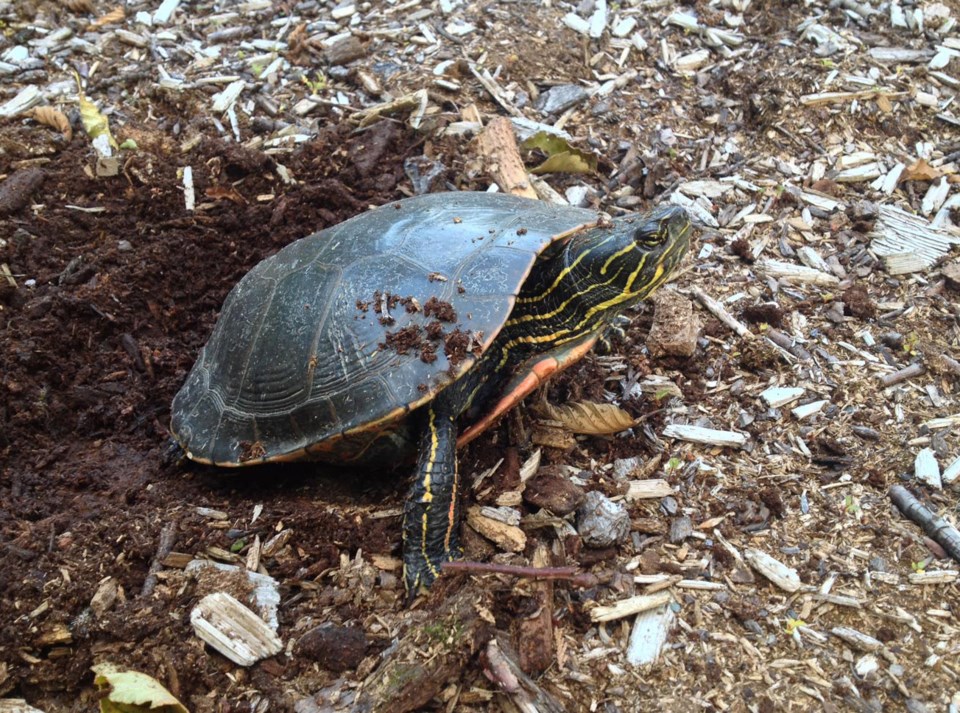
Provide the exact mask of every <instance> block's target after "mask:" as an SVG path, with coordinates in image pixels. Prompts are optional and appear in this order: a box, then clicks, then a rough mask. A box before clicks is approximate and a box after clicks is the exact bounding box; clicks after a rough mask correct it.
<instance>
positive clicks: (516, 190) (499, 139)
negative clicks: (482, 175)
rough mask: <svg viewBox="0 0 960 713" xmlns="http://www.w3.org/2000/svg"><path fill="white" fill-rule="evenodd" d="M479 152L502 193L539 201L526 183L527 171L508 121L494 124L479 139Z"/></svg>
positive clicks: (504, 119)
mask: <svg viewBox="0 0 960 713" xmlns="http://www.w3.org/2000/svg"><path fill="white" fill-rule="evenodd" d="M477 150H478V151H479V153H480V155H481V157H482V158H483V162H484V165H485V167H486V170H487V172H488V173H489V174H490V175H491V176H492V177H493V180H494V181H496V183H497V185H498V186H500V190H502V191H503V192H505V193H512V194H513V195H515V196H522V197H524V198H533V199H536V198H537V192H536V191H535V190H533V187H532V186H531V185H530V182H529V181H528V180H527V170H526V169H525V168H524V167H523V160H522V159H521V158H520V149H518V148H517V139H516V137H515V136H514V134H513V125H512V124H511V123H510V120H509V119H507V118H506V117H503V116H498V117H497V118H496V119H494V120H493V121H491V122H490V123H489V124H488V125H487V127H486V128H485V129H484V130H483V132H482V133H481V134H480V135H479V136H478V137H477Z"/></svg>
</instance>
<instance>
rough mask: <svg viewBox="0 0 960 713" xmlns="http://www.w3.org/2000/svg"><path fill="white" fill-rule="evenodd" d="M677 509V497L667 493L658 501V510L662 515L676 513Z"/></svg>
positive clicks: (678, 507)
mask: <svg viewBox="0 0 960 713" xmlns="http://www.w3.org/2000/svg"><path fill="white" fill-rule="evenodd" d="M679 509H680V506H679V505H678V504H677V499H676V498H675V497H673V496H672V495H668V496H667V497H665V498H664V499H663V500H661V501H660V510H661V512H663V514H664V515H671V516H672V515H676V514H677V511H678V510H679Z"/></svg>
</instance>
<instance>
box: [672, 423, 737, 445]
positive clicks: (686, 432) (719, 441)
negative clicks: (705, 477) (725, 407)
mask: <svg viewBox="0 0 960 713" xmlns="http://www.w3.org/2000/svg"><path fill="white" fill-rule="evenodd" d="M663 436H664V438H676V439H678V440H681V441H690V442H691V443H703V444H705V445H708V446H728V447H730V448H742V447H743V445H744V444H745V443H746V442H747V437H746V436H745V435H743V434H742V433H737V432H735V431H718V430H716V429H713V428H701V427H700V426H685V425H682V424H679V423H671V424H670V425H669V426H667V427H666V428H665V429H663Z"/></svg>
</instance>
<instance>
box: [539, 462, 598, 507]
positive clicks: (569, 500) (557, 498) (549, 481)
mask: <svg viewBox="0 0 960 713" xmlns="http://www.w3.org/2000/svg"><path fill="white" fill-rule="evenodd" d="M586 497H587V495H586V493H585V492H584V491H583V488H581V487H580V486H579V485H576V484H574V483H572V482H570V479H569V478H566V477H564V476H562V475H559V474H558V473H556V472H554V471H553V470H552V469H551V468H550V467H549V466H548V467H545V468H542V469H541V470H540V472H539V473H537V474H536V475H535V476H533V478H531V479H530V481H529V482H528V483H527V487H526V489H525V490H524V491H523V499H524V500H525V501H527V502H528V503H529V504H531V505H534V506H536V507H538V508H542V509H544V510H549V511H550V512H552V513H553V514H554V515H567V514H569V513H572V512H573V511H574V510H576V509H577V508H578V507H580V505H582V504H583V501H584V500H585V499H586Z"/></svg>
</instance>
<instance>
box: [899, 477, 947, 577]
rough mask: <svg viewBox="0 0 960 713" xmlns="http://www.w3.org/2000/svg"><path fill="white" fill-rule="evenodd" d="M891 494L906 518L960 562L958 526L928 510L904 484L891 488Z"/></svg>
mask: <svg viewBox="0 0 960 713" xmlns="http://www.w3.org/2000/svg"><path fill="white" fill-rule="evenodd" d="M889 495H890V500H892V501H893V504H894V505H896V506H897V509H898V510H900V512H901V513H902V514H903V516H904V517H905V518H907V519H908V520H910V521H912V522H914V523H916V524H917V525H919V526H920V527H921V528H922V529H923V531H924V532H925V533H926V534H927V536H928V537H929V538H930V539H932V540H934V541H935V542H936V543H937V544H939V545H940V546H941V547H943V549H944V550H945V551H946V552H947V554H948V555H950V556H951V557H952V558H953V559H955V560H956V561H957V562H960V531H957V528H955V527H954V526H953V525H951V524H950V523H949V522H947V521H946V520H944V519H943V518H942V517H937V516H936V515H935V514H934V513H933V512H931V511H930V510H928V509H927V508H926V507H925V506H924V505H923V503H921V502H920V501H919V500H917V499H916V498H915V497H914V496H913V494H912V493H911V492H910V491H909V490H907V489H906V488H905V487H903V486H902V485H894V486H893V487H892V488H890V491H889Z"/></svg>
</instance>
